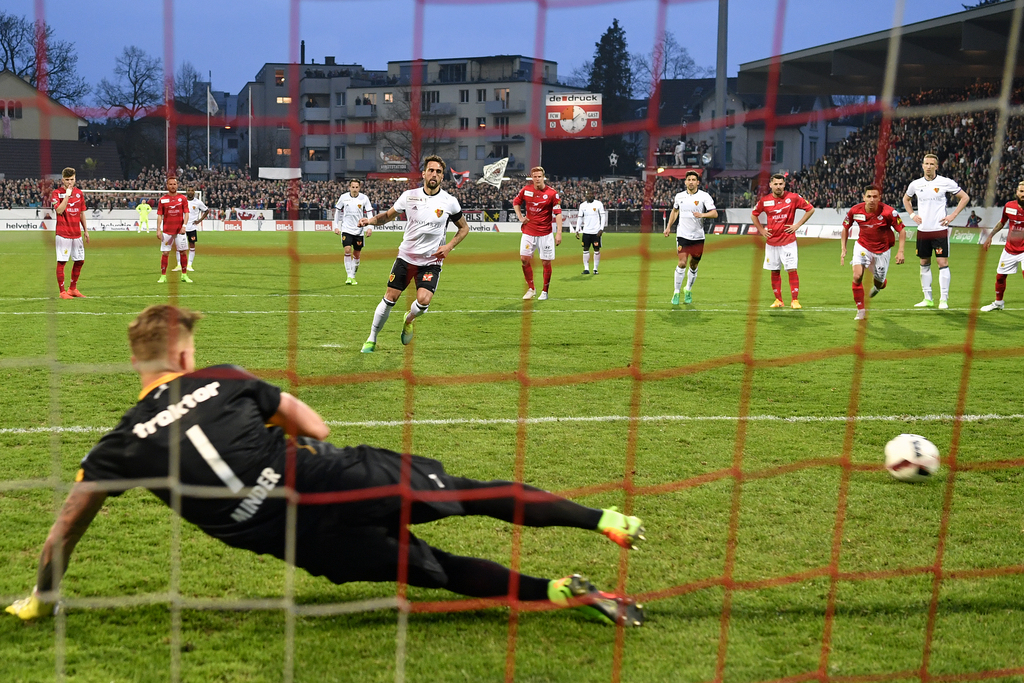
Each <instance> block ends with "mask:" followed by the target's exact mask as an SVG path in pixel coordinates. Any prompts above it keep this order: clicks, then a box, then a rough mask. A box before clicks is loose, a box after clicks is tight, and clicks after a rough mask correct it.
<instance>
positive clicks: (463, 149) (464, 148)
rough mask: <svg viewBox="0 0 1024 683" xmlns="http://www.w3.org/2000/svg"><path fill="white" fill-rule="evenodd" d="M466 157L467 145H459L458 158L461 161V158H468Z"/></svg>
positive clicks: (467, 154)
mask: <svg viewBox="0 0 1024 683" xmlns="http://www.w3.org/2000/svg"><path fill="white" fill-rule="evenodd" d="M468 158H469V146H468V145H459V160H460V161H462V160H464V159H468Z"/></svg>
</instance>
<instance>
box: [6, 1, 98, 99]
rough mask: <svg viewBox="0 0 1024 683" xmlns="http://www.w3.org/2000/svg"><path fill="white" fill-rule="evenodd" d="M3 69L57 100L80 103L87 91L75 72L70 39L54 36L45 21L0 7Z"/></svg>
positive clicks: (74, 54) (73, 51) (74, 55)
mask: <svg viewBox="0 0 1024 683" xmlns="http://www.w3.org/2000/svg"><path fill="white" fill-rule="evenodd" d="M44 54H45V61H44V62H43V64H42V66H41V67H40V65H39V63H38V62H39V57H40V56H42V55H44ZM4 69H7V70H8V71H10V72H11V73H13V74H14V75H15V76H17V77H19V78H21V79H22V80H24V81H25V82H26V83H28V84H29V85H31V86H32V87H34V88H38V89H40V90H45V91H46V94H47V95H49V96H50V97H52V98H53V99H55V100H56V101H58V102H60V103H61V104H65V105H72V104H80V103H81V102H82V100H83V99H84V98H85V96H86V95H88V94H89V90H90V88H89V85H88V84H87V83H86V82H85V79H83V78H82V77H81V76H79V75H78V55H77V54H76V53H75V45H74V43H71V42H69V41H66V40H57V39H56V38H54V37H53V28H52V27H50V26H48V25H46V24H43V23H36V22H32V21H29V20H28V19H26V18H25V17H19V16H15V15H14V14H11V13H9V12H4V11H0V71H2V70H4Z"/></svg>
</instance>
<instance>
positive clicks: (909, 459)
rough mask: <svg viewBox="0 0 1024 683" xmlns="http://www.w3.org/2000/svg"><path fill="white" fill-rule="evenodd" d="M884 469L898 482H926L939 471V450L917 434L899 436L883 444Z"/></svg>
mask: <svg viewBox="0 0 1024 683" xmlns="http://www.w3.org/2000/svg"><path fill="white" fill-rule="evenodd" d="M885 469H887V470H889V474H891V475H892V476H893V477H895V478H896V479H899V480H900V481H927V480H928V479H931V478H932V475H934V474H935V473H936V472H938V471H939V449H938V448H936V447H935V444H933V443H932V442H931V441H929V440H928V439H926V438H924V437H923V436H918V435H917V434H900V435H899V436H897V437H896V438H895V439H893V440H892V441H890V442H889V443H887V444H885Z"/></svg>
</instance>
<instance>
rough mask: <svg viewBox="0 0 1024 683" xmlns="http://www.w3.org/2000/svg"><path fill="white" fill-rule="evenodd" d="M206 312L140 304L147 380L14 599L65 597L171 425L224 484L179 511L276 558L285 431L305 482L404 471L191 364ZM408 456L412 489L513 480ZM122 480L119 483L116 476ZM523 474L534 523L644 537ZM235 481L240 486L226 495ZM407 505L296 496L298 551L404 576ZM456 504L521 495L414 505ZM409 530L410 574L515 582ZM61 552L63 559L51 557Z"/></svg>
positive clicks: (325, 572)
mask: <svg viewBox="0 0 1024 683" xmlns="http://www.w3.org/2000/svg"><path fill="white" fill-rule="evenodd" d="M200 317H201V316H200V315H199V314H198V313H194V312H191V311H188V310H186V309H180V308H176V307H174V306H169V305H158V306H150V307H149V308H147V309H146V310H144V311H142V313H140V314H139V316H138V317H137V318H136V319H135V320H134V321H133V322H132V323H131V324H130V325H129V326H128V340H129V343H130V345H131V351H132V366H133V367H134V368H135V370H136V371H137V372H138V373H139V378H140V380H141V384H142V391H141V392H140V393H139V402H138V403H137V404H135V406H133V407H132V408H131V409H129V410H128V412H126V413H125V414H124V416H123V417H122V418H121V421H120V423H119V424H118V425H117V427H115V428H114V429H113V430H112V431H110V432H109V433H107V434H106V435H105V436H104V437H103V438H102V439H100V441H99V443H97V444H96V446H94V447H93V449H92V450H91V451H90V452H89V454H88V455H87V456H86V457H85V458H84V459H83V460H82V468H81V469H80V470H79V472H78V476H77V477H76V482H77V483H76V484H75V485H74V486H73V487H72V489H71V492H70V493H69V494H68V497H67V500H66V501H65V502H64V506H63V507H62V508H61V510H60V513H59V514H58V517H57V521H56V522H55V523H54V525H53V527H52V528H51V529H50V533H49V536H48V537H47V539H46V542H45V544H44V546H43V552H42V556H41V557H40V561H39V571H38V574H37V579H36V586H35V588H34V589H33V591H32V594H31V595H30V596H28V597H27V598H24V599H22V600H18V601H17V602H15V603H14V604H13V605H11V606H9V607H7V612H9V613H11V614H14V615H16V616H18V617H20V618H22V619H33V618H35V617H38V616H42V615H43V614H44V613H46V612H47V611H48V608H47V602H52V601H54V600H56V598H57V595H56V589H57V586H58V584H59V583H60V579H61V576H62V574H63V573H64V571H65V570H66V568H67V564H68V558H69V557H70V555H71V553H72V551H73V550H74V548H75V545H76V544H77V543H78V541H79V540H80V539H81V538H82V536H83V534H84V533H85V531H86V529H88V527H89V524H90V523H91V522H92V520H93V518H94V517H95V516H96V513H98V512H99V510H100V508H101V507H102V505H103V502H104V500H105V499H106V497H107V496H108V495H112V496H117V495H120V494H121V493H122V492H123V490H124V488H126V487H131V486H133V485H134V484H133V483H131V482H124V480H139V479H152V478H166V477H168V476H169V474H170V471H171V464H170V450H171V445H172V444H171V439H172V436H173V437H175V438H178V439H180V440H179V441H178V442H177V446H178V447H179V448H178V450H179V452H180V465H179V467H180V481H181V484H182V485H185V486H206V487H222V488H224V489H226V491H225V497H223V498H200V497H191V496H188V495H183V496H182V498H181V516H182V517H183V518H184V519H186V520H187V521H189V522H191V523H192V524H195V525H196V526H198V527H199V528H200V529H201V530H202V531H204V532H205V533H206V534H208V535H210V536H212V537H214V538H217V539H219V540H221V541H223V542H224V543H226V544H228V545H230V546H232V547H235V548H242V549H245V550H250V551H252V552H256V553H260V554H267V555H273V556H274V557H277V558H280V559H284V557H285V527H286V524H285V518H286V501H285V499H284V498H281V497H274V496H270V495H268V494H269V493H270V492H271V491H272V490H273V489H275V488H280V487H284V486H285V482H286V479H285V472H286V468H287V464H286V463H287V455H286V449H287V447H288V444H289V437H288V436H287V434H295V435H297V438H296V439H295V441H294V445H295V449H294V465H295V470H294V478H295V490H296V491H297V492H298V493H299V494H316V493H328V492H339V491H347V492H352V491H363V490H367V489H374V488H377V487H391V486H395V485H397V484H399V483H400V482H401V481H402V469H403V458H402V455H400V454H398V453H395V452H393V451H388V450H384V449H378V448H372V447H370V446H357V447H354V448H351V447H347V448H339V447H337V446H334V445H333V444H330V443H327V442H325V441H323V439H324V438H326V437H327V434H328V431H329V430H328V427H327V425H326V424H324V421H323V420H322V419H321V418H320V416H319V415H318V414H317V413H316V411H314V410H313V409H312V408H310V407H309V406H307V405H306V404H305V403H303V402H302V401H300V400H299V399H297V398H295V397H294V396H292V395H290V394H288V393H286V392H282V391H281V390H280V389H278V388H277V387H275V386H272V385H270V384H267V383H266V382H263V381H261V380H259V379H257V378H256V377H254V376H253V375H251V374H249V373H248V372H246V371H245V370H243V369H242V368H240V367H238V366H235V365H216V366H212V367H209V368H205V369H203V370H196V369H195V347H194V343H193V334H192V331H193V327H194V326H195V323H196V321H197V320H198V319H199V318H200ZM175 423H178V424H177V426H176V427H175V426H174V425H175ZM410 457H411V471H409V473H408V475H407V476H408V481H409V486H410V487H411V488H412V489H413V490H414V491H422V492H427V491H467V492H470V491H479V490H481V489H489V488H499V487H506V488H507V487H509V486H511V484H510V482H504V481H490V482H483V481H476V480H473V479H465V478H462V477H456V476H453V475H450V474H448V473H447V472H445V470H444V467H443V466H442V464H441V463H440V462H438V461H436V460H431V459H429V458H422V457H419V456H415V455H413V456H410ZM118 482H123V483H122V485H121V486H120V487H119V486H118ZM521 486H522V489H523V492H524V493H525V494H526V496H528V498H527V499H526V500H525V502H524V503H522V504H521V509H520V514H521V515H522V524H524V525H526V526H568V527H577V528H580V529H590V530H595V531H600V532H601V533H603V534H604V535H605V536H607V537H608V538H610V539H611V540H612V541H614V542H616V543H618V544H619V545H621V546H623V547H626V548H630V547H632V546H633V543H634V542H635V541H637V540H638V539H642V538H643V535H642V534H643V527H642V526H641V521H640V519H638V518H636V517H629V516H626V515H623V514H622V513H620V512H618V511H616V510H615V509H614V508H612V509H608V510H599V509H595V508H588V507H583V506H582V505H578V504H576V503H573V502H571V501H569V500H566V499H564V498H560V497H558V496H556V495H554V494H551V493H548V492H546V491H542V490H540V489H537V488H534V487H532V486H527V485H525V484H523V485H521ZM149 490H150V491H151V492H152V493H153V494H154V495H155V496H157V497H158V498H160V500H162V501H164V503H166V504H168V505H170V501H171V491H170V490H169V489H167V488H164V487H162V486H161V485H152V486H150V487H149ZM229 492H230V494H236V495H235V496H234V497H227V496H228V495H229ZM242 494H244V495H242ZM499 495H500V494H499ZM401 510H402V498H401V496H398V495H394V494H393V493H391V492H390V491H388V492H385V493H382V494H381V495H380V496H378V497H364V498H360V499H359V500H354V501H348V502H343V503H329V504H318V505H299V508H298V515H297V528H296V550H295V564H296V565H297V566H299V567H302V568H303V569H305V570H306V571H308V572H309V573H310V574H313V575H314V576H324V577H326V578H327V579H328V580H330V581H332V582H334V583H338V584H341V583H346V582H348V581H395V580H397V578H398V573H399V572H398V570H399V566H398V562H399V556H400V555H399V553H400V546H399V537H400V532H401V521H400V519H401ZM457 515H485V516H489V517H494V518H496V519H501V520H504V521H507V522H512V521H513V519H514V518H515V517H516V501H515V499H514V497H512V496H511V495H505V496H503V497H496V498H475V497H474V498H472V499H468V500H434V499H431V500H416V501H414V502H412V504H411V517H410V522H411V523H412V524H422V523H424V522H432V521H435V520H439V519H442V518H444V517H450V516H457ZM407 537H408V574H407V575H408V583H409V584H410V585H413V586H421V587H424V588H446V589H448V590H450V591H453V592H456V593H461V594H463V595H467V596H471V597H480V598H491V597H502V596H505V595H507V594H508V591H509V586H510V585H511V583H510V581H511V579H512V573H511V571H510V570H509V569H507V568H505V567H503V566H501V565H499V564H497V563H494V562H491V561H489V560H483V559H478V558H474V557H461V556H458V555H452V554H450V553H447V552H445V551H443V550H440V549H438V548H434V547H431V546H430V545H428V544H427V543H426V542H424V541H422V540H421V539H419V538H417V537H416V536H415V535H413V534H412V533H408V535H407ZM58 546H59V547H60V552H59V554H58V553H57V552H56V551H57V548H58ZM56 557H60V558H61V560H62V562H61V564H62V566H59V567H58V566H55V558H56ZM518 583H519V592H518V599H519V600H522V601H544V600H548V601H551V602H553V603H555V604H558V605H562V606H569V605H571V606H574V607H577V608H578V609H581V610H583V611H585V612H586V613H587V614H588V615H590V616H592V617H594V618H596V619H599V620H602V621H604V622H606V623H612V624H615V623H620V624H623V625H628V626H634V625H639V624H641V623H642V622H643V610H642V607H641V606H640V605H637V604H636V602H635V601H634V600H632V599H630V598H628V597H625V596H618V595H614V594H609V593H603V592H601V591H598V590H597V589H596V588H595V587H594V586H593V584H591V583H590V582H589V581H587V580H586V579H585V578H583V577H582V576H580V575H578V574H574V575H572V576H567V577H565V578H562V579H555V580H549V579H543V578H537V577H533V576H527V575H525V574H521V575H519V577H518Z"/></svg>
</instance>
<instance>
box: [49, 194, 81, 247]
mask: <svg viewBox="0 0 1024 683" xmlns="http://www.w3.org/2000/svg"><path fill="white" fill-rule="evenodd" d="M64 192H65V189H64V188H63V187H59V188H57V189H55V190H54V191H53V192H52V193H51V194H50V206H51V207H53V209H54V211H56V209H57V206H58V205H60V203H61V202H62V201H64ZM83 211H85V195H84V194H82V191H81V190H79V189H78V188H77V187H76V188H73V189H72V191H71V199H69V200H68V205H67V207H66V208H65V209H64V213H58V214H57V234H58V235H59V236H60V237H65V238H67V239H70V240H76V239H78V238H79V237H81V236H82V212H83Z"/></svg>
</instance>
